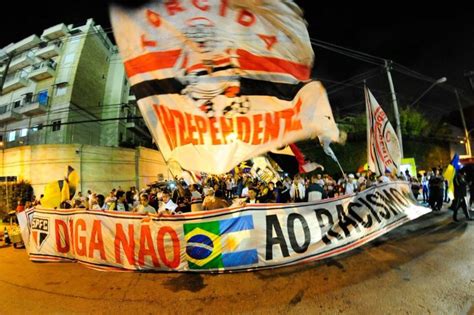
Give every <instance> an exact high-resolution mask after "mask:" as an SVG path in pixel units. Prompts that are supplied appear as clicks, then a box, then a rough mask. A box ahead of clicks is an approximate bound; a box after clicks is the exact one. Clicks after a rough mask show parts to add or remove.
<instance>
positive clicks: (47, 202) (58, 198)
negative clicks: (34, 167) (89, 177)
mask: <svg viewBox="0 0 474 315" xmlns="http://www.w3.org/2000/svg"><path fill="white" fill-rule="evenodd" d="M78 183H79V175H78V174H77V172H76V170H74V168H72V167H71V166H68V172H67V176H66V179H64V180H56V181H54V182H51V183H49V184H47V185H46V187H45V188H44V196H43V198H41V205H42V206H43V207H46V208H59V207H60V205H61V203H62V202H63V201H66V200H70V199H71V198H72V197H74V194H75V192H76V188H77V185H78Z"/></svg>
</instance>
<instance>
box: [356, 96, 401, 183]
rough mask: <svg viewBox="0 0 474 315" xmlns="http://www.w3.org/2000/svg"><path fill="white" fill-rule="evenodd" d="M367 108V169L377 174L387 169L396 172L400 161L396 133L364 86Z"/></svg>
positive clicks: (381, 173)
mask: <svg viewBox="0 0 474 315" xmlns="http://www.w3.org/2000/svg"><path fill="white" fill-rule="evenodd" d="M365 104H366V109H367V159H368V164H369V169H370V170H371V171H373V172H375V173H376V174H377V175H378V176H380V175H383V174H384V173H385V172H386V171H387V170H388V171H390V172H391V173H395V174H397V173H398V168H399V167H400V162H401V153H400V144H399V142H398V138H397V134H396V133H395V130H393V127H392V125H391V124H390V122H389V121H388V119H387V115H385V112H384V111H383V110H382V107H380V105H379V103H378V102H377V100H376V99H375V97H374V96H373V95H372V93H371V92H370V91H369V89H368V88H367V87H366V88H365Z"/></svg>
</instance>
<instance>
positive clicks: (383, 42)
mask: <svg viewBox="0 0 474 315" xmlns="http://www.w3.org/2000/svg"><path fill="white" fill-rule="evenodd" d="M124 1H126V0H122V2H124ZM85 3H87V5H85ZM297 3H299V4H300V5H301V6H302V8H303V9H304V11H305V18H306V20H307V21H308V24H309V31H310V36H311V38H313V39H317V40H321V41H325V42H329V43H332V44H337V45H339V46H342V47H345V48H350V49H353V50H357V51H360V52H364V53H367V54H370V55H373V56H376V57H380V58H384V59H390V60H393V61H394V62H396V63H397V64H400V65H403V66H406V67H407V68H409V69H411V70H413V71H416V72H419V73H421V74H423V75H425V76H428V77H430V78H433V79H435V80H436V79H438V78H441V77H444V76H445V77H447V79H448V82H447V83H446V84H447V86H446V87H452V86H456V87H458V88H460V89H462V90H463V91H465V92H464V96H463V106H470V105H474V102H473V101H472V100H473V99H474V92H473V90H472V89H471V87H470V85H469V83H468V80H467V79H466V78H465V77H464V73H465V72H466V71H473V70H474V18H473V15H472V10H469V9H468V8H467V7H462V5H459V4H456V5H455V6H454V4H453V7H449V6H448V5H447V4H444V5H443V6H436V5H435V6H433V5H430V6H428V5H424V6H423V7H421V4H420V5H419V7H410V6H398V7H392V8H388V5H389V3H386V4H384V6H383V7H382V6H379V7H377V6H368V5H361V4H355V3H352V4H347V3H344V4H342V3H340V2H333V3H329V4H328V3H327V2H324V3H323V2H313V1H311V3H312V5H313V6H318V7H317V8H311V9H310V8H309V3H310V1H297ZM359 3H360V2H359ZM107 5H108V3H107V2H106V1H101V2H94V4H92V3H90V2H82V1H34V2H31V3H28V4H25V3H24V2H23V1H14V2H10V3H9V7H10V6H11V8H9V9H8V10H7V11H8V12H4V14H2V18H1V19H0V26H1V29H2V31H1V34H2V35H1V36H0V47H4V46H6V45H8V44H9V43H10V42H12V41H14V42H15V41H19V40H21V39H23V38H25V37H26V36H29V35H31V34H33V33H36V34H37V35H40V34H41V32H42V30H43V29H45V28H47V27H50V26H53V25H55V24H58V23H61V22H64V23H65V24H75V25H79V24H84V22H85V21H86V19H87V18H89V17H92V18H94V20H96V22H97V24H101V25H102V26H103V27H104V28H105V29H110V23H109V19H108V11H107ZM5 13H6V14H5ZM313 48H314V50H315V54H316V60H315V67H314V71H313V76H315V77H316V78H318V79H320V80H321V81H322V82H323V83H324V85H325V86H326V88H327V89H328V92H329V97H330V100H331V103H332V105H333V108H334V109H335V111H338V113H339V114H341V115H344V114H345V113H351V112H361V111H364V106H363V103H362V104H360V102H362V101H363V90H362V82H357V81H356V82H349V83H347V84H346V86H344V85H343V87H344V88H343V89H336V86H335V85H334V84H337V82H341V81H344V80H346V79H348V78H350V77H353V76H355V75H357V74H361V73H363V72H365V71H368V70H371V69H374V68H380V67H378V66H376V65H372V64H369V63H366V62H363V61H360V60H356V59H353V58H349V57H346V56H344V55H341V54H338V53H335V52H331V51H329V50H327V49H324V48H322V47H318V46H313ZM393 79H394V85H395V90H396V92H397V94H399V103H400V105H402V106H403V104H409V103H411V102H412V101H413V100H415V99H416V98H417V97H418V96H419V95H421V94H422V93H423V92H424V91H425V90H426V89H427V88H428V87H429V86H430V82H426V81H422V80H419V79H414V78H411V77H410V76H407V75H405V74H401V73H399V72H396V71H394V72H393ZM367 84H368V86H369V88H370V89H371V90H373V93H374V95H375V96H376V98H378V100H379V102H381V103H382V106H384V102H388V94H387V93H388V83H387V78H386V75H385V74H384V73H382V72H381V73H379V74H377V75H376V76H375V77H372V78H370V79H368V80H367ZM347 85H349V86H347ZM350 85H354V86H350ZM456 104H457V103H456V98H455V97H454V95H453V93H452V92H451V91H449V90H447V89H445V88H444V89H443V88H442V87H441V86H439V87H438V86H437V87H435V88H433V89H432V90H431V91H430V92H429V93H428V94H427V95H426V96H424V97H423V98H422V100H421V101H420V103H419V106H420V109H423V110H426V111H427V112H429V113H430V114H432V115H443V114H446V113H448V112H450V111H451V110H454V109H455V108H456ZM388 105H389V104H387V106H388ZM388 112H389V111H388ZM389 114H390V113H389Z"/></svg>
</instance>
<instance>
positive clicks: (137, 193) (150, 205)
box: [22, 168, 473, 220]
mask: <svg viewBox="0 0 474 315" xmlns="http://www.w3.org/2000/svg"><path fill="white" fill-rule="evenodd" d="M393 180H403V181H408V182H409V183H410V186H411V189H412V192H413V195H414V197H415V198H416V199H417V200H419V202H420V203H423V204H424V205H426V206H430V207H431V208H432V209H433V211H440V210H441V207H442V205H443V203H445V202H450V200H449V198H448V181H447V180H446V179H444V178H443V175H442V169H440V168H433V169H432V170H431V171H429V172H426V173H424V174H418V176H411V175H410V173H409V171H408V170H407V171H405V172H400V174H399V175H398V176H394V174H392V173H390V172H388V171H387V172H386V173H385V174H383V175H382V176H379V177H376V176H375V174H374V173H373V172H371V171H370V170H369V171H366V172H364V173H355V174H352V173H351V174H348V175H347V176H343V177H341V178H339V179H338V180H335V179H334V178H333V177H331V176H330V175H328V174H313V175H311V176H305V175H300V174H296V175H295V176H293V178H291V177H288V176H287V177H284V178H283V180H278V181H276V182H268V183H266V182H264V181H262V180H259V179H258V178H254V177H252V176H251V175H250V174H247V173H241V174H238V175H233V174H226V175H222V176H208V177H206V178H204V179H203V180H202V183H200V184H189V185H188V184H187V183H186V182H185V181H184V180H183V179H178V178H175V180H173V181H168V182H164V183H161V185H153V186H149V187H148V188H146V189H142V190H138V189H137V188H136V187H130V189H129V190H127V191H124V190H123V189H122V188H121V187H119V188H117V189H115V188H114V189H112V190H111V191H110V192H109V193H108V194H106V195H104V194H100V193H95V192H92V191H90V190H89V191H88V192H87V195H83V194H82V193H81V192H79V193H78V194H77V196H75V198H74V199H73V200H70V201H65V202H63V203H62V204H61V208H66V209H67V208H85V209H90V210H112V211H130V212H136V213H142V214H158V215H163V214H177V213H186V212H196V211H206V210H213V209H221V208H229V207H237V206H243V205H246V204H252V203H288V202H306V201H317V200H320V199H326V198H334V197H338V196H342V195H350V194H353V193H357V192H360V191H363V190H365V189H367V188H369V187H371V186H373V185H375V184H376V183H377V182H379V183H384V182H390V181H393ZM454 184H455V196H456V198H455V199H454V200H453V201H452V204H451V209H452V210H453V212H454V217H453V218H454V219H455V220H457V211H458V209H459V208H462V209H463V212H464V214H465V215H466V217H467V218H469V217H470V215H469V208H470V207H471V205H472V198H471V201H470V204H469V205H468V204H467V203H466V202H465V198H464V197H463V196H466V195H467V191H468V186H469V183H468V182H467V180H466V177H465V174H464V172H462V171H460V172H458V173H457V175H456V177H455V179H454ZM470 185H471V188H470V190H471V191H473V188H472V183H470ZM38 203H40V199H38V200H36V201H33V202H29V203H28V204H27V205H23V206H22V207H23V208H28V207H29V206H34V205H36V204H38Z"/></svg>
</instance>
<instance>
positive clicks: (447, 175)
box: [443, 164, 456, 199]
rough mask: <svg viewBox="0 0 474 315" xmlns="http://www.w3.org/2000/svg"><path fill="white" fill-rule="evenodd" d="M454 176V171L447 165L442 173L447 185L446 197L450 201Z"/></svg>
mask: <svg viewBox="0 0 474 315" xmlns="http://www.w3.org/2000/svg"><path fill="white" fill-rule="evenodd" d="M455 175H456V169H455V168H454V166H453V165H452V164H449V165H448V167H447V168H446V171H444V174H443V176H444V179H446V180H447V181H448V183H449V185H448V197H449V198H450V199H454V176H455Z"/></svg>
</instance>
